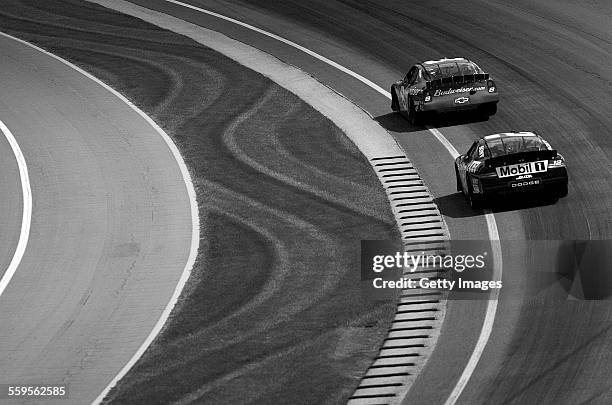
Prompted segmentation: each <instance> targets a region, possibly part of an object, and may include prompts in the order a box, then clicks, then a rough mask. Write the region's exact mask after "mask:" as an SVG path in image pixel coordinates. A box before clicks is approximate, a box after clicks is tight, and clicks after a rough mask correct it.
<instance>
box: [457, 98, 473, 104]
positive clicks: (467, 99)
mask: <svg viewBox="0 0 612 405" xmlns="http://www.w3.org/2000/svg"><path fill="white" fill-rule="evenodd" d="M468 101H470V98H469V97H458V98H456V99H455V104H465V103H467V102H468Z"/></svg>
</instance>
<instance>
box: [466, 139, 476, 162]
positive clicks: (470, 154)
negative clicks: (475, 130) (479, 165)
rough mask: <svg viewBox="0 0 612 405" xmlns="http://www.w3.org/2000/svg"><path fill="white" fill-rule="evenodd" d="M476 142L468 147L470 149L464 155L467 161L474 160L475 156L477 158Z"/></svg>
mask: <svg viewBox="0 0 612 405" xmlns="http://www.w3.org/2000/svg"><path fill="white" fill-rule="evenodd" d="M477 146H478V142H474V143H473V144H472V146H470V149H468V151H467V153H466V154H465V155H466V156H467V157H468V159H469V160H475V156H477V152H478V147H477Z"/></svg>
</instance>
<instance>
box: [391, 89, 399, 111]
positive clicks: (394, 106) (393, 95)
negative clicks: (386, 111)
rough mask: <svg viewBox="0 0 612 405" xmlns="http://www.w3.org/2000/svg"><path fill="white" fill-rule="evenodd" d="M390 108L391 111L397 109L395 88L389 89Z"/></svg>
mask: <svg viewBox="0 0 612 405" xmlns="http://www.w3.org/2000/svg"><path fill="white" fill-rule="evenodd" d="M391 109H392V110H393V111H399V103H398V102H397V94H396V93H395V89H392V90H391Z"/></svg>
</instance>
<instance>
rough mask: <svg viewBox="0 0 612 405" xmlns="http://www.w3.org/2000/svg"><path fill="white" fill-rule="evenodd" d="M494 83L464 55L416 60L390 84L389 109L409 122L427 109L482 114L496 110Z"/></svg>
mask: <svg viewBox="0 0 612 405" xmlns="http://www.w3.org/2000/svg"><path fill="white" fill-rule="evenodd" d="M498 101H499V95H498V93H497V86H496V85H495V82H494V81H493V80H491V79H490V78H489V74H488V73H485V72H484V71H483V70H482V69H481V68H480V67H479V66H478V65H477V64H475V63H474V62H472V61H470V60H468V59H465V58H453V59H440V60H430V61H427V62H423V63H417V64H416V65H414V66H413V67H412V68H411V69H410V70H409V71H408V73H407V74H406V77H404V79H403V80H400V81H398V82H395V83H393V85H392V86H391V109H392V110H393V111H399V112H400V113H401V114H403V115H405V116H407V118H408V120H409V121H410V123H411V124H413V125H419V124H420V123H422V121H423V116H424V114H426V113H428V112H434V111H435V112H446V111H456V110H467V109H478V110H480V111H481V112H482V114H483V115H485V116H487V117H488V116H490V115H493V114H495V113H496V112H497V102H498Z"/></svg>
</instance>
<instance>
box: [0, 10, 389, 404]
mask: <svg viewBox="0 0 612 405" xmlns="http://www.w3.org/2000/svg"><path fill="white" fill-rule="evenodd" d="M0 26H1V27H2V29H3V30H4V31H6V32H8V33H11V34H13V35H16V36H18V37H21V38H23V39H25V40H28V41H31V42H33V43H35V44H37V45H39V46H42V47H44V48H46V49H48V50H50V51H52V52H54V53H56V54H58V55H60V56H62V57H65V58H67V59H69V60H71V61H73V62H74V63H76V64H78V65H80V66H82V67H83V68H85V69H86V70H88V71H90V72H92V73H93V74H95V75H96V76H98V77H99V78H101V79H102V80H103V81H105V82H107V83H109V84H111V85H112V86H113V87H115V88H116V89H117V90H119V91H121V92H122V93H123V94H124V95H126V96H127V97H128V98H130V99H131V100H132V101H133V102H135V104H137V105H138V106H139V107H141V108H142V109H143V110H144V111H146V112H148V113H150V114H151V116H152V117H153V118H154V119H155V121H156V122H158V123H159V124H160V125H161V126H162V127H164V129H165V130H166V131H167V132H168V133H169V134H170V135H171V136H173V138H174V140H175V141H176V143H177V145H178V146H179V148H180V149H181V151H182V153H183V156H184V158H185V161H186V162H187V164H188V165H189V166H190V169H191V171H192V177H193V180H194V183H195V186H196V190H197V193H198V202H199V209H200V216H201V227H202V234H201V237H202V245H201V249H200V255H199V257H198V261H197V263H196V266H195V267H194V270H193V275H192V279H191V280H190V282H189V283H188V285H187V287H186V289H185V291H184V294H183V296H182V297H181V299H180V301H179V304H178V305H177V307H176V309H175V311H174V313H173V315H172V316H171V318H170V320H169V322H168V324H167V326H166V328H165V330H164V332H163V333H162V334H161V335H160V337H159V339H158V340H157V341H156V342H155V343H154V344H153V346H152V347H151V348H150V349H149V350H148V351H147V352H146V353H145V355H144V356H143V358H142V359H141V361H140V362H139V363H137V364H136V366H135V367H134V368H133V369H132V371H131V372H130V374H128V377H127V378H126V379H125V380H124V382H123V383H120V385H119V387H118V388H117V389H114V390H113V391H111V394H110V400H109V402H111V403H168V402H170V401H179V402H180V403H189V402H201V401H205V402H207V403H231V404H234V403H249V402H266V403H296V404H297V403H324V402H328V403H339V402H342V401H345V400H346V399H347V398H348V397H349V396H350V394H351V393H352V390H353V389H354V387H355V386H356V385H357V383H358V381H359V378H360V376H361V374H362V373H363V371H364V370H365V369H366V368H367V366H368V365H369V363H370V361H371V359H372V358H373V356H375V355H376V353H377V350H378V347H379V346H380V343H381V342H382V339H383V338H384V336H385V334H386V331H387V328H388V325H389V323H390V321H391V319H392V317H393V313H394V311H395V302H387V303H385V302H380V303H373V302H368V301H363V300H362V299H361V296H360V289H359V240H360V239H396V240H398V239H399V235H398V233H397V231H396V229H395V222H394V219H393V217H392V214H391V212H390V209H389V205H388V201H387V199H386V197H385V194H384V192H383V190H382V188H381V186H380V184H379V183H378V180H377V178H376V176H375V175H374V173H373V172H372V170H371V167H370V165H369V163H368V162H367V161H366V160H365V159H364V158H363V157H362V156H361V154H360V153H359V151H358V150H357V149H356V148H355V147H354V145H352V144H351V143H350V142H348V141H347V140H346V139H345V137H344V135H343V134H342V132H341V131H340V130H339V129H337V128H336V127H335V126H334V125H333V124H331V123H330V122H329V121H327V120H326V119H323V118H322V117H321V116H320V115H319V114H318V113H317V112H315V111H314V110H313V109H312V108H310V107H309V106H307V105H305V104H303V103H302V102H301V101H300V100H299V99H297V98H296V97H295V96H293V95H292V94H289V93H288V92H286V91H285V90H283V89H281V88H279V87H278V86H276V85H275V84H273V83H271V82H270V81H268V80H266V79H264V78H263V77H262V76H260V75H258V74H256V73H254V72H251V71H249V70H247V69H244V68H243V67H241V66H238V65H237V64H235V63H234V62H231V61H230V60H229V59H227V58H225V57H223V56H221V55H220V54H217V53H216V52H213V51H211V50H209V49H206V48H204V47H202V46H199V45H197V44H195V43H194V42H192V41H190V40H188V39H186V38H184V37H181V36H178V35H176V34H173V33H169V32H167V31H164V30H161V29H157V28H155V27H153V26H151V25H148V24H145V23H143V22H141V21H139V20H135V19H132V18H128V17H125V16H122V15H120V14H117V13H114V12H110V11H108V10H106V9H102V8H100V7H96V6H93V5H91V4H88V3H83V2H77V1H64V2H59V1H49V2H42V3H41V2H35V1H11V2H7V3H5V4H3V7H2V10H1V11H0ZM126 360H127V359H126Z"/></svg>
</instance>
